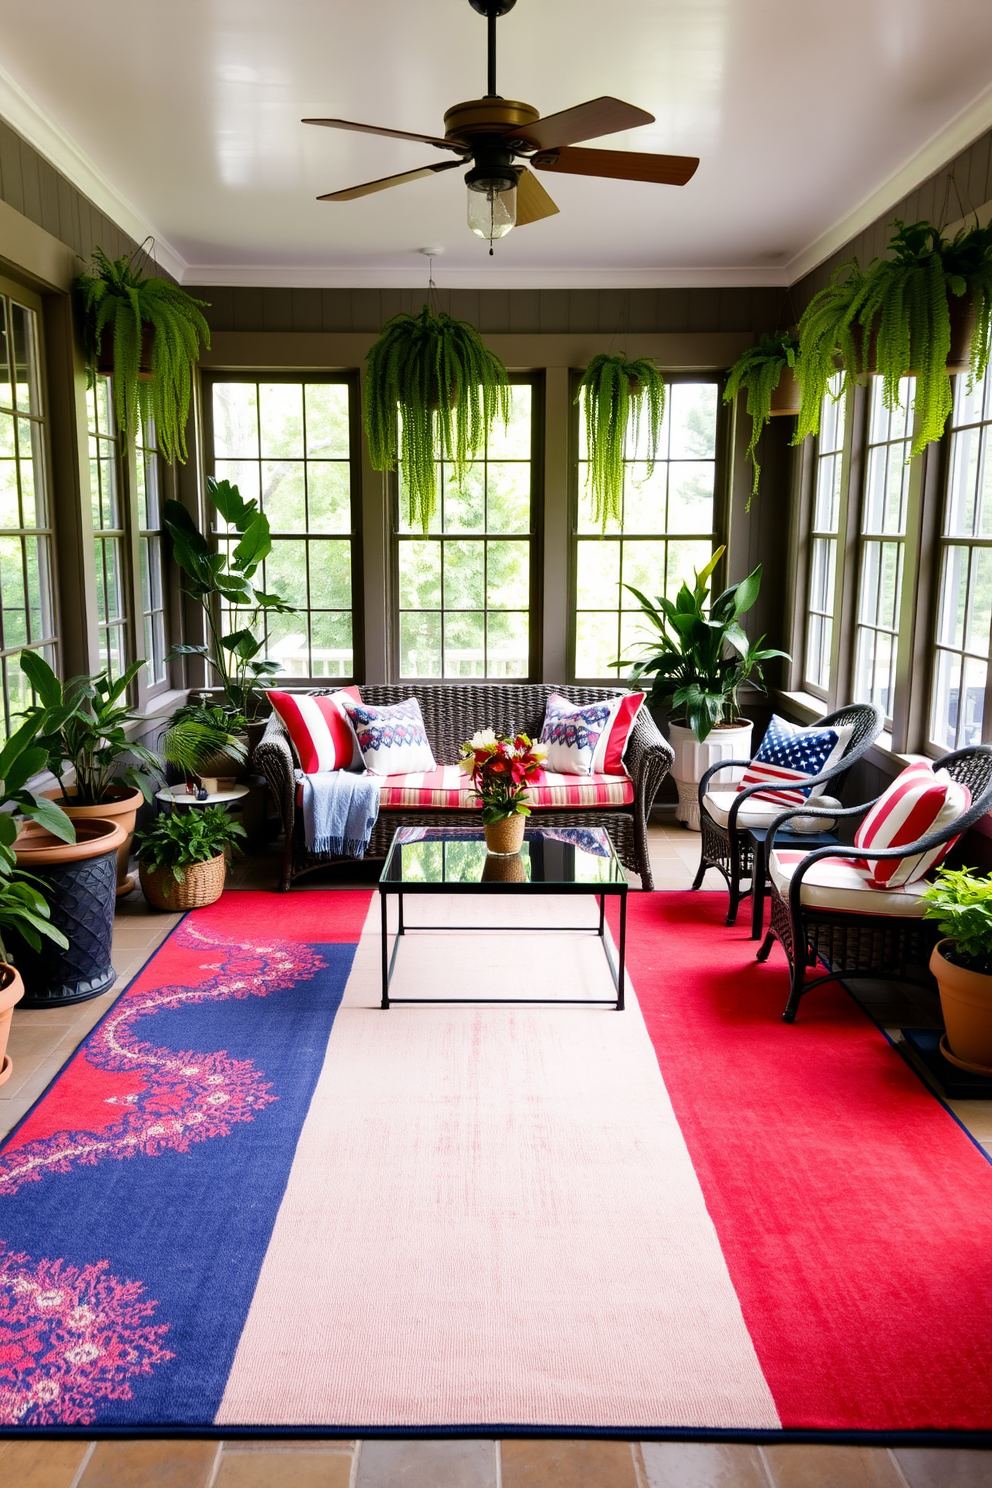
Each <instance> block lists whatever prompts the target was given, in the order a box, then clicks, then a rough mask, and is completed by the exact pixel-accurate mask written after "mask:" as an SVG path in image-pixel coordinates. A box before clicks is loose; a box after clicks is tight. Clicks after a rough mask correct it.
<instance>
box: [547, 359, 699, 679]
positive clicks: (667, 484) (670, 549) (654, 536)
mask: <svg viewBox="0 0 992 1488" xmlns="http://www.w3.org/2000/svg"><path fill="white" fill-rule="evenodd" d="M718 407H719V388H718V386H717V384H716V383H715V382H673V383H672V384H670V386H669V388H668V392H667V398H666V409H665V421H664V428H663V431H662V437H661V445H660V449H659V453H658V460H657V462H656V464H655V467H654V471H653V473H652V474H651V475H650V476H649V475H648V466H647V463H646V460H645V455H646V453H647V451H646V448H645V439H644V432H643V430H642V434H641V442H640V447H639V448H637V449H633V450H631V451H630V458H629V459H628V460H627V462H626V464H627V471H626V480H625V486H624V495H623V510H622V514H621V521H620V522H619V523H617V522H610V523H609V525H608V526H607V530H606V533H605V534H603V533H602V532H601V531H600V529H599V527H598V526H597V524H596V523H595V522H594V521H593V518H592V508H591V501H590V497H589V493H588V490H587V478H586V462H585V460H580V461H579V479H578V519H577V522H576V530H575V601H576V603H575V640H574V675H575V676H576V677H577V678H578V679H580V680H589V681H595V680H602V679H606V678H617V677H621V676H625V675H626V673H627V672H628V671H629V663H630V661H631V660H632V659H634V657H635V656H636V654H637V652H636V648H637V645H638V643H639V642H640V641H642V640H644V639H646V635H645V630H644V622H643V619H642V616H641V613H640V610H639V608H638V601H637V599H636V598H635V596H634V595H633V594H631V593H630V591H629V590H628V589H625V588H624V587H623V585H625V584H632V585H633V586H634V587H635V588H636V589H640V590H642V591H643V592H644V593H645V594H647V595H649V596H651V597H652V598H654V596H655V595H658V594H665V595H668V596H669V597H674V595H675V592H676V591H677V589H678V588H679V585H680V584H681V583H682V580H683V579H687V580H688V581H689V583H690V584H691V583H692V574H693V570H694V569H699V568H702V567H703V566H704V565H705V564H706V563H707V562H708V561H709V558H710V556H711V554H712V552H713V546H714V542H715V540H716V502H715V492H716V451H717V440H716V427H717V412H718ZM578 447H579V450H580V451H581V452H582V453H583V454H584V453H585V431H584V429H583V428H582V427H581V422H580V428H579V446H578ZM621 662H622V663H623V664H621Z"/></svg>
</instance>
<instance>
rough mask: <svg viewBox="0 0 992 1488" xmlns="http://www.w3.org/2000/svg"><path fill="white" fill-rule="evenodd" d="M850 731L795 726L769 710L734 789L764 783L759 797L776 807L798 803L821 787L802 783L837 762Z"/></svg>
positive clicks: (849, 725) (851, 727) (849, 736)
mask: <svg viewBox="0 0 992 1488" xmlns="http://www.w3.org/2000/svg"><path fill="white" fill-rule="evenodd" d="M853 732H854V728H853V726H852V725H851V724H845V725H844V726H843V728H799V727H797V725H796V724H794V723H789V722H788V720H787V719H785V718H779V716H778V714H776V713H773V714H772V719H771V722H770V723H769V725H768V727H767V729H766V730H765V737H764V738H763V739H762V741H761V743H760V745H759V746H758V752H757V754H756V755H755V756H754V758H753V759H752V761H751V763H750V764H749V765H748V767H747V769H746V770H745V771H744V774H743V775H742V777H741V779H740V781H739V782H738V785H737V789H738V790H746V789H747V787H748V786H752V785H766V786H767V787H768V789H767V790H763V791H762V792H761V798H762V799H763V800H766V801H777V802H778V803H779V805H780V806H801V805H802V804H803V802H804V801H805V800H806V799H807V797H808V796H810V795H818V794H819V792H820V791H822V790H823V786H822V785H817V786H812V787H811V786H808V785H805V786H804V785H803V783H802V782H803V781H804V780H810V779H812V778H813V777H814V776H816V775H822V774H823V772H824V771H825V770H829V769H830V768H831V766H833V765H835V764H837V763H838V762H839V761H840V759H841V758H842V757H843V755H844V751H845V750H846V749H847V746H848V744H849V743H850V741H851V735H852V734H853ZM752 799H755V798H752Z"/></svg>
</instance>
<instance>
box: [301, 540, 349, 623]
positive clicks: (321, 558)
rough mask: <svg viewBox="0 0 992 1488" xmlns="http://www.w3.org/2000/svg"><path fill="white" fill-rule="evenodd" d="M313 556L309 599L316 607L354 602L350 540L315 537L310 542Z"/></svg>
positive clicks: (346, 605) (345, 605) (331, 607)
mask: <svg viewBox="0 0 992 1488" xmlns="http://www.w3.org/2000/svg"><path fill="white" fill-rule="evenodd" d="M307 550H308V554H309V560H310V603H311V605H312V606H313V608H314V609H317V610H323V609H327V610H335V609H341V610H345V609H349V608H350V606H351V543H350V542H328V541H326V540H324V541H316V542H310V543H308V544H307Z"/></svg>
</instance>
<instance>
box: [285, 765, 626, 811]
mask: <svg viewBox="0 0 992 1488" xmlns="http://www.w3.org/2000/svg"><path fill="white" fill-rule="evenodd" d="M302 793H303V787H302V785H300V786H297V790H296V804H297V805H299V804H300V801H301V799H302ZM633 799H634V787H633V785H632V784H631V782H630V781H629V780H628V779H627V777H626V775H560V774H555V773H554V772H553V771H551V770H540V771H538V773H537V774H536V775H535V776H534V779H533V781H532V782H531V784H530V785H529V786H528V789H527V804H528V805H529V806H530V807H532V808H533V809H534V810H535V811H541V810H545V811H547V810H551V809H554V808H555V807H557V808H559V809H560V808H561V807H571V808H573V809H574V808H575V807H583V806H590V807H592V806H600V807H602V806H629V805H630V803H631V801H633ZM479 804H480V803H479V801H478V799H477V798H476V797H475V796H474V795H473V794H472V783H471V781H470V780H469V779H468V777H467V776H466V775H463V774H462V772H461V770H459V768H458V766H457V765H439V766H435V768H434V769H433V770H428V771H411V772H409V773H408V774H405V775H384V776H380V777H379V806H380V808H381V809H383V810H387V811H388V810H393V811H398V810H402V809H403V808H404V807H406V808H407V809H410V808H411V807H420V808H421V809H423V808H428V809H434V810H437V809H438V808H442V809H443V808H447V809H448V810H449V811H471V810H473V809H477V808H478V807H479Z"/></svg>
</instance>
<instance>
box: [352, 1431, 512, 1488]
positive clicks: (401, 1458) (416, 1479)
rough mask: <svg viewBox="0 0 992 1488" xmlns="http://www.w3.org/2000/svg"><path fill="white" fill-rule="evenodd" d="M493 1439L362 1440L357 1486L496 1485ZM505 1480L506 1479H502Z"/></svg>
mask: <svg viewBox="0 0 992 1488" xmlns="http://www.w3.org/2000/svg"><path fill="white" fill-rule="evenodd" d="M496 1481H497V1475H496V1443H495V1442H492V1441H458V1440H447V1441H419V1440H417V1441H412V1440H410V1441H406V1440H404V1441H363V1442H362V1445H361V1453H360V1456H359V1458H358V1473H357V1475H356V1478H355V1484H356V1488H496ZM504 1481H505V1479H504Z"/></svg>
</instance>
